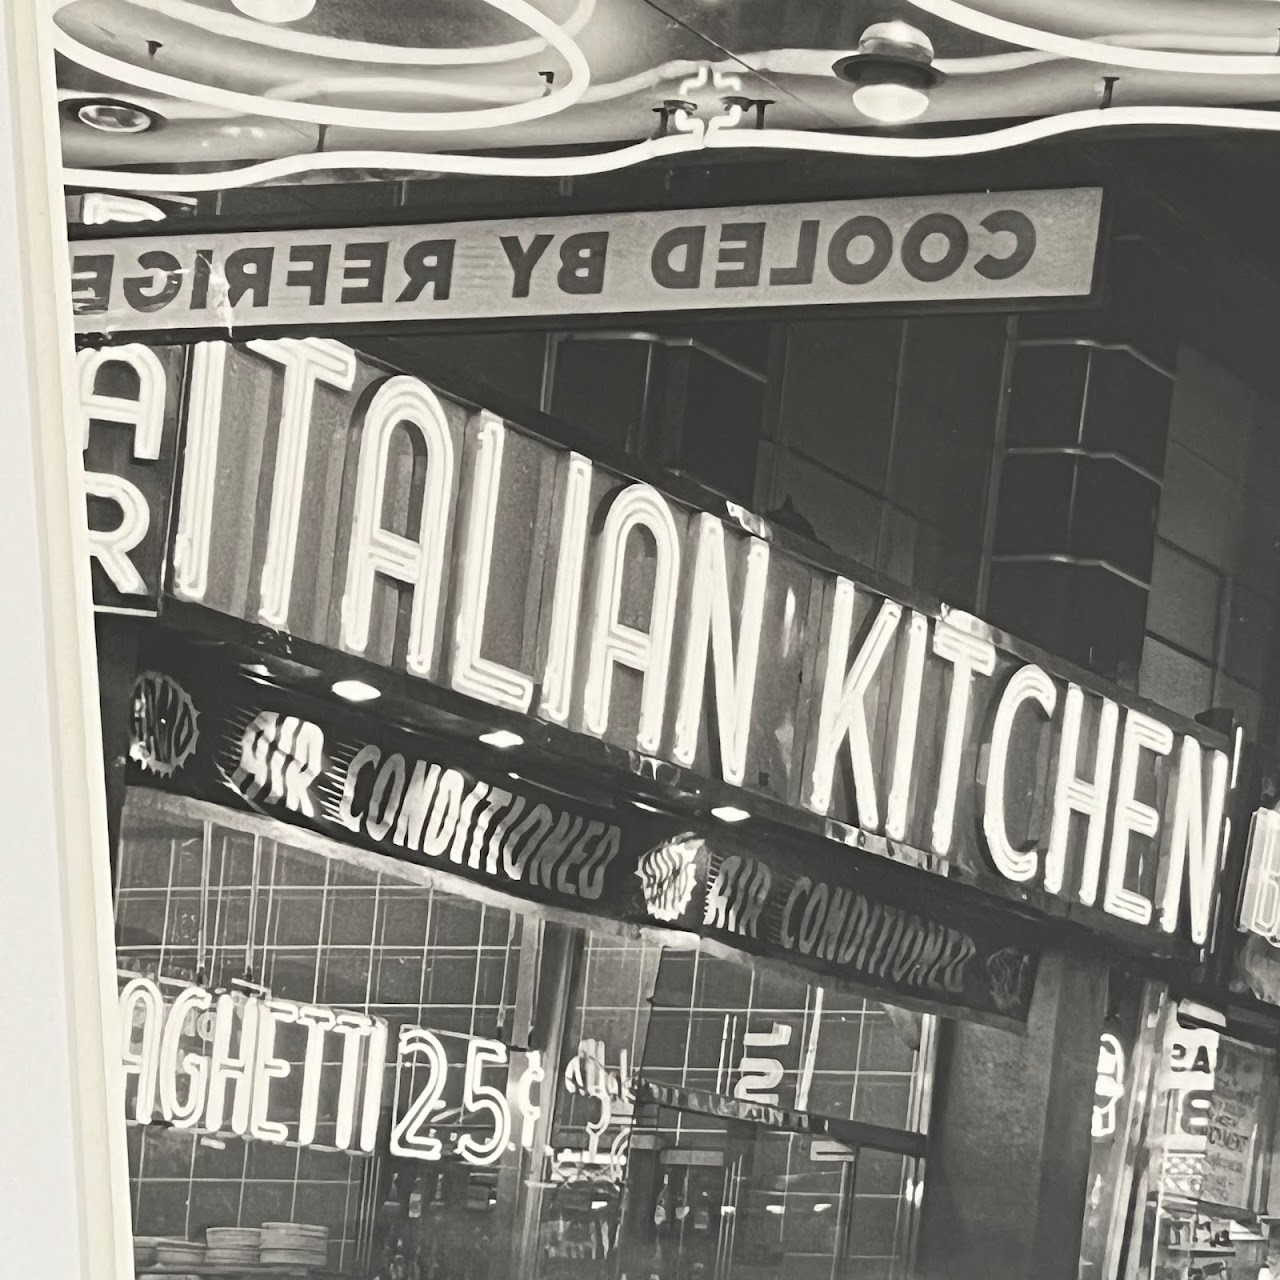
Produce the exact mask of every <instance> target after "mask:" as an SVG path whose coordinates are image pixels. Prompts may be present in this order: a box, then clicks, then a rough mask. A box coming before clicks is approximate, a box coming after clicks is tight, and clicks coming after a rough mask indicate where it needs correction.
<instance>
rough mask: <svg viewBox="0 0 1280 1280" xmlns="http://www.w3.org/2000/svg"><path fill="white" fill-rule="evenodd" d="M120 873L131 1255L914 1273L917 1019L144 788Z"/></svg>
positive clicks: (620, 1270) (923, 1066) (920, 1112)
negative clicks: (847, 1125) (872, 1142)
mask: <svg viewBox="0 0 1280 1280" xmlns="http://www.w3.org/2000/svg"><path fill="white" fill-rule="evenodd" d="M118 883H119V887H118V890H117V920H118V924H117V928H118V948H119V965H120V979H121V983H122V991H123V993H124V996H123V1008H124V1009H125V1011H126V1014H127V1021H126V1023H125V1030H124V1037H125V1039H124V1056H125V1060H126V1063H127V1064H129V1067H130V1088H129V1095H128V1098H127V1109H128V1116H129V1121H130V1124H129V1153H130V1169H131V1191H132V1203H133V1214H134V1226H135V1232H136V1240H137V1245H138V1250H139V1262H140V1263H141V1264H143V1269H146V1266H147V1264H150V1263H154V1262H156V1259H155V1257H154V1255H153V1254H152V1253H151V1252H149V1250H150V1249H152V1248H153V1247H154V1242H155V1241H157V1240H165V1241H170V1242H172V1241H174V1240H175V1239H188V1240H191V1241H201V1240H204V1239H205V1238H206V1236H207V1240H208V1244H209V1247H210V1248H209V1251H210V1258H209V1260H210V1261H217V1260H218V1259H220V1258H222V1257H224V1256H225V1258H226V1260H227V1262H228V1264H234V1263H235V1261H236V1260H237V1257H238V1256H240V1255H238V1254H237V1249H238V1248H239V1249H242V1248H243V1247H244V1246H243V1244H242V1243H241V1241H242V1239H244V1238H247V1237H244V1238H242V1237H241V1236H237V1235H236V1234H235V1230H236V1229H241V1230H245V1229H247V1230H251V1231H253V1232H256V1231H257V1229H258V1228H260V1227H263V1226H264V1224H272V1223H295V1224H298V1223H301V1224H308V1228H307V1234H306V1235H305V1236H300V1237H298V1238H297V1239H288V1238H285V1237H284V1236H283V1235H282V1237H281V1240H282V1244H281V1251H280V1252H279V1253H278V1254H275V1255H273V1259H271V1260H274V1258H275V1257H278V1258H279V1260H280V1261H281V1262H289V1261H294V1262H297V1261H301V1260H304V1259H305V1258H306V1257H310V1258H311V1260H312V1262H319V1260H320V1257H321V1255H323V1267H322V1269H323V1270H326V1271H332V1272H335V1273H338V1274H342V1275H349V1276H356V1277H375V1276H376V1277H380V1278H383V1280H390V1278H391V1277H396V1280H408V1278H409V1277H415V1278H417V1277H421V1280H446V1278H448V1280H453V1278H455V1277H456V1278H459V1280H461V1278H464V1277H466V1278H474V1280H481V1278H484V1277H491V1278H492V1280H498V1278H499V1277H503V1276H507V1275H522V1276H528V1277H530V1280H532V1278H533V1277H537V1278H538V1280H560V1278H561V1277H564V1278H566V1280H567V1278H568V1277H583V1278H584V1280H586V1278H594V1277H605V1276H609V1277H614V1276H618V1275H626V1276H629V1277H634V1276H640V1277H643V1280H648V1277H649V1276H651V1275H660V1276H663V1277H666V1276H680V1277H682V1278H683V1277H694V1276H697V1277H703V1278H704V1280H712V1278H713V1277H720V1276H725V1277H727V1276H730V1275H732V1276H734V1277H757V1276H758V1277H761V1278H763V1277H765V1276H770V1277H772V1276H786V1277H805V1278H808V1277H814V1278H815V1280H816V1278H817V1277H830V1276H833V1275H840V1276H848V1277H856V1276H868V1277H870V1276H875V1277H895V1276H905V1275H907V1274H909V1272H908V1260H909V1257H910V1247H911V1234H912V1225H913V1220H914V1213H915V1209H916V1207H917V1206H918V1202H919V1196H920V1183H921V1178H922V1176H923V1167H922V1164H923V1162H922V1161H921V1160H920V1159H919V1158H918V1157H917V1156H916V1155H914V1154H912V1153H913V1152H917V1151H918V1150H919V1149H920V1147H921V1146H922V1142H921V1138H920V1134H921V1130H922V1128H923V1123H924V1118H925V1116H926V1115H927V1100H928V1083H929V1067H930V1062H931V1058H930V1036H929V1019H928V1018H927V1017H925V1018H922V1017H920V1016H919V1015H912V1014H909V1013H907V1012H906V1011H904V1010H901V1009H898V1008H895V1007H893V1006H891V1005H885V1004H882V1003H879V1002H876V1001H873V1000H868V999H864V998H862V997H857V996H851V995H849V994H845V993H842V992H840V991H838V990H834V989H832V988H830V987H827V986H823V985H819V984H816V983H811V982H808V981H806V979H805V978H804V977H803V976H802V975H800V974H798V973H787V972H785V971H784V970H782V969H779V968H773V967H769V966H759V967H755V966H752V965H750V964H747V963H743V962H742V961H741V960H737V961H730V960H727V959H724V958H721V957H719V956H717V955H714V954H712V953H710V952H709V951H707V950H706V949H705V948H703V949H699V948H696V947H694V948H691V949H686V950H678V949H674V948H671V947H663V946H661V945H655V944H654V943H651V942H647V941H644V940H641V939H639V938H636V937H629V936H626V935H625V934H620V933H618V932H617V931H610V930H606V929H602V928H595V927H583V928H571V927H564V926H557V925H556V924H554V923H550V922H548V921H547V920H545V919H543V918H541V917H540V916H539V915H538V914H535V913H533V912H522V911H520V910H518V909H517V910H512V909H511V907H510V906H509V905H508V906H502V905H499V904H498V903H497V902H495V901H486V900H485V898H484V897H483V896H478V895H477V894H476V893H475V892H473V891H472V889H471V887H470V886H455V887H449V886H448V883H447V877H446V878H442V877H440V876H439V875H437V874H436V873H434V872H429V871H425V870H423V869H421V868H417V867H414V866H411V865H409V864H407V863H403V862H397V861H393V860H391V859H389V858H383V857H380V856H376V855H372V856H371V855H357V854H355V853H354V852H353V851H352V850H350V849H345V848H343V847H342V846H339V845H329V844H325V843H324V842H321V841H317V840H315V839H314V838H309V837H307V836H306V834H305V833H301V832H299V831H296V830H293V829H291V828H288V827H285V826H283V825H281V824H279V823H275V822H271V821H267V820H263V819H261V818H256V817H252V816H248V817H246V816H244V815H237V814H234V813H231V812H229V811H221V810H218V809H217V808H215V807H212V806H208V805H205V804H203V803H201V802H196V801H190V800H185V799H182V798H176V797H173V796H168V795H163V794H161V793H159V792H153V791H147V790H145V789H136V790H134V791H132V792H131V794H130V797H129V801H128V806H127V809H126V816H125V823H124V835H123V840H122V848H121V857H120V865H119V876H118ZM530 988H532V993H533V996H534V997H535V1002H534V1004H532V1005H531V1004H530V1001H529V994H530ZM534 1021H537V1022H539V1023H540V1024H541V1025H540V1026H539V1028H538V1030H537V1032H536V1033H535V1035H536V1036H537V1037H538V1039H539V1043H541V1044H542V1045H543V1046H544V1048H542V1049H541V1050H531V1049H530V1048H529V1047H528V1046H529V1042H530V1038H531V1037H530V1031H531V1030H534V1027H533V1023H534ZM384 1060H385V1062H386V1064H387V1065H386V1067H385V1069H384V1068H383V1067H382V1065H381V1064H382V1062H383V1061H384ZM642 1082H643V1084H642ZM644 1084H649V1085H653V1086H662V1088H658V1089H651V1090H650V1091H649V1092H646V1091H645V1088H644ZM664 1089H665V1092H664V1091H663V1090H664ZM699 1098H701V1099H703V1100H704V1106H703V1108H702V1109H699V1106H698V1100H699ZM713 1099H714V1100H718V1103H719V1108H720V1110H721V1111H722V1112H723V1113H722V1114H717V1113H716V1108H715V1107H713V1106H711V1105H709V1104H710V1100H713ZM729 1100H732V1101H729ZM732 1102H736V1103H738V1104H741V1105H739V1106H737V1107H734V1106H733V1105H732ZM664 1104H666V1105H664ZM811 1116H822V1117H829V1118H833V1119H835V1120H836V1121H839V1120H841V1119H845V1120H850V1121H858V1122H863V1123H865V1124H866V1125H869V1126H880V1127H882V1128H883V1130H885V1132H884V1133H883V1134H881V1141H882V1142H883V1143H884V1145H883V1146H882V1147H880V1148H878V1149H877V1148H876V1147H873V1146H857V1145H849V1144H848V1143H847V1142H842V1141H841V1140H840V1139H839V1138H838V1137H831V1136H826V1135H825V1134H822V1133H817V1132H814V1131H812V1129H813V1127H811V1126H806V1123H805V1121H806V1120H807V1119H808V1118H809V1117H811ZM818 1127H819V1128H821V1127H823V1126H818ZM832 1127H833V1128H834V1130H835V1131H836V1132H839V1128H840V1126H839V1124H838V1123H837V1124H835V1125H834V1126H832ZM851 1131H852V1128H851ZM211 1229H212V1230H211ZM222 1229H231V1231H230V1232H227V1231H224V1230H222ZM268 1229H272V1228H268ZM277 1230H281V1231H283V1229H277ZM296 1230H301V1228H297V1229H296ZM174 1248H175V1245H174V1244H173V1243H169V1244H168V1245H162V1246H161V1252H162V1255H163V1256H162V1257H161V1258H160V1259H159V1263H160V1264H161V1265H169V1266H172V1265H174V1264H177V1263H179V1262H180V1260H179V1259H177V1258H176V1257H175V1256H174ZM241 1261H243V1257H241Z"/></svg>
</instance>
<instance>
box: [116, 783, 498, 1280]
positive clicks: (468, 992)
mask: <svg viewBox="0 0 1280 1280" xmlns="http://www.w3.org/2000/svg"><path fill="white" fill-rule="evenodd" d="M386 865H387V867H388V868H390V869H391V870H394V864H386ZM116 914H117V956H118V964H119V967H120V968H121V969H122V970H124V971H126V972H131V973H138V974H142V975H145V976H149V977H153V978H156V979H158V980H160V981H161V982H162V984H164V985H172V984H175V983H177V984H183V983H193V982H194V983H198V984H200V985H203V986H206V987H209V988H211V989H215V988H222V987H227V986H228V985H229V984H231V983H233V982H237V981H243V980H248V981H249V982H251V983H252V984H254V985H255V986H257V987H261V988H265V989H266V990H269V991H270V992H271V994H272V995H273V996H276V997H278V998H282V999H286V1000H296V1001H299V1002H304V1003H315V1004H319V1005H325V1006H329V1007H333V1008H336V1009H340V1010H346V1011H352V1012H360V1013H368V1014H372V1015H374V1016H377V1017H381V1018H384V1019H385V1020H386V1021H387V1023H388V1028H389V1043H390V1044H391V1046H393V1048H394V1045H395V1043H396V1036H397V1034H398V1030H399V1027H400V1026H401V1025H402V1024H405V1023H408V1024H412V1025H416V1026H422V1027H427V1028H430V1029H431V1030H433V1031H436V1032H440V1033H445V1035H446V1037H447V1036H448V1034H449V1033H454V1034H462V1035H483V1036H495V1037H497V1036H501V1034H502V1031H503V1029H504V1024H505V1022H506V1020H507V1019H508V1017H509V1011H510V1008H511V1002H512V999H513V992H514V987H515V978H516V964H517V961H518V949H519V930H518V922H517V921H515V919H514V918H513V917H512V916H511V914H510V913H509V912H506V911H503V910H501V909H496V908H493V907H489V906H485V905H482V904H480V903H477V902H473V901H469V900H467V899H465V898H462V897H458V896H455V895H452V894H447V893H443V892H440V891H439V890H436V889H433V888H432V887H430V886H428V885H424V884H417V883H410V882H406V881H403V880H400V879H397V878H396V877H395V876H394V875H393V874H391V873H390V871H388V870H374V869H371V868H369V867H365V866H359V865H355V864H352V863H348V862H346V861H343V860H342V859H340V858H336V857H326V856H323V855H321V854H319V853H316V852H313V851H310V850H306V849H300V848H293V847H291V846H289V845H287V844H284V843H281V842H280V841H277V840H273V839H268V838H265V837H264V836H262V835H260V834H257V833H256V832H255V831H252V830H237V829H235V828H234V827H232V826H230V825H226V824H224V823H222V822H217V823H214V822H210V821H207V820H204V819H202V818H199V817H195V816H188V815H187V814H186V813H184V812H183V808H182V806H181V805H180V804H164V803H161V804H160V805H158V806H157V805H151V804H147V805H144V806H140V805H139V804H137V803H134V804H133V805H132V806H131V808H130V809H129V810H127V811H126V818H125V826H124V832H123V836H122V840H121V850H120V862H119V877H118V888H117V894H116ZM341 1053H342V1049H341V1047H336V1048H334V1049H333V1050H332V1051H331V1054H332V1056H333V1064H334V1065H336V1063H337V1061H338V1060H340V1056H341ZM293 1065H294V1068H295V1069H294V1071H293V1072H292V1077H293V1081H295V1082H296V1080H297V1078H298V1076H299V1075H300V1070H299V1069H300V1067H301V1060H300V1059H299V1061H298V1062H296V1063H294V1064H293ZM335 1074H336V1073H333V1072H330V1073H329V1076H328V1079H329V1082H330V1086H331V1087H329V1088H325V1087H324V1086H323V1085H322V1090H321V1101H320V1117H319V1122H318V1125H317V1134H316V1143H317V1145H318V1146H319V1147H323V1146H324V1145H326V1142H327V1143H329V1144H332V1142H333V1140H334V1130H335V1125H336V1120H335V1117H336V1105H337V1099H336V1096H334V1095H335V1087H333V1080H332V1077H333V1076H334V1075H335ZM290 1083H291V1081H290V1079H289V1078H286V1079H284V1080H282V1081H278V1082H277V1084H276V1087H275V1088H274V1089H273V1091H272V1109H273V1114H279V1116H280V1118H283V1119H288V1118H290V1117H291V1116H292V1117H293V1118H295V1119H296V1115H297V1108H298V1106H299V1105H300V1100H299V1098H298V1097H297V1096H295V1094H296V1084H295V1089H294V1091H293V1092H291V1091H290V1089H289V1085H290ZM384 1084H385V1082H384ZM384 1102H385V1099H384ZM129 1150H130V1169H131V1184H132V1198H133V1214H134V1224H135V1232H136V1234H137V1235H138V1236H157V1237H165V1238H170V1237H179V1238H186V1239H192V1240H197V1241H198V1240H201V1239H203V1234H204V1231H205V1229H206V1228H207V1227H210V1226H214V1227H217V1226H242V1227H255V1226H260V1225H261V1224H262V1223H264V1222H273V1221H274V1222H302V1223H315V1224H319V1225H322V1226H325V1227H328V1228H329V1232H330V1236H329V1240H330V1248H329V1252H330V1258H329V1260H330V1265H331V1266H332V1267H333V1268H334V1269H335V1270H343V1271H351V1270H353V1269H355V1268H356V1267H357V1266H358V1265H359V1266H360V1267H362V1268H363V1267H364V1266H366V1265H368V1264H369V1263H370V1262H376V1259H373V1258H372V1253H373V1252H374V1250H375V1247H376V1246H377V1245H378V1244H379V1242H378V1241H375V1240H374V1239H373V1236H372V1234H371V1231H372V1226H371V1224H372V1222H373V1219H374V1218H376V1217H378V1216H379V1215H381V1217H382V1218H383V1219H386V1218H387V1216H388V1214H389V1213H392V1215H393V1216H394V1210H393V1209H392V1208H391V1204H392V1201H399V1200H403V1201H404V1202H405V1203H404V1205H403V1206H402V1208H403V1210H404V1212H406V1213H407V1212H409V1210H408V1204H409V1201H410V1199H411V1198H414V1197H416V1199H415V1200H414V1212H415V1219H416V1218H417V1217H418V1216H420V1214H421V1211H422V1204H423V1201H424V1199H425V1202H426V1204H427V1205H430V1203H431V1201H432V1200H433V1199H436V1200H438V1199H439V1198H440V1196H441V1195H445V1194H448V1195H456V1196H457V1197H458V1198H459V1199H460V1200H461V1201H463V1202H466V1203H467V1204H468V1205H469V1211H468V1216H467V1218H466V1219H465V1220H466V1221H467V1222H468V1223H470V1224H471V1225H472V1227H473V1228H474V1230H473V1231H472V1233H471V1234H473V1235H474V1234H475V1231H481V1233H482V1234H483V1230H482V1226H483V1221H484V1220H485V1219H488V1218H489V1217H490V1216H491V1215H492V1214H493V1213H495V1212H496V1211H497V1210H498V1205H497V1203H496V1201H495V1200H494V1197H493V1195H492V1194H491V1193H490V1190H489V1189H490V1187H491V1186H492V1185H496V1181H497V1179H494V1180H490V1179H483V1180H482V1181H484V1184H485V1185H484V1187H482V1188H479V1189H480V1190H483V1191H484V1192H485V1194H483V1195H482V1196H480V1197H479V1199H480V1200H483V1202H484V1203H483V1204H479V1203H478V1201H477V1187H476V1186H473V1185H471V1183H474V1182H475V1181H476V1179H475V1178H470V1179H466V1180H465V1181H467V1183H468V1185H466V1186H457V1187H454V1186H453V1185H452V1183H451V1184H450V1185H449V1186H448V1187H445V1186H444V1185H443V1184H441V1185H440V1186H434V1185H433V1186H431V1187H430V1188H427V1187H425V1186H423V1187H412V1188H411V1187H410V1186H409V1185H407V1181H406V1179H405V1178H404V1177H401V1176H398V1175H402V1174H404V1172H405V1171H404V1170H397V1169H396V1168H395V1167H394V1164H395V1162H391V1161H388V1160H385V1159H383V1158H381V1157H372V1158H370V1157H357V1156H352V1155H349V1154H346V1153H344V1152H341V1151H336V1150H328V1151H326V1150H323V1149H316V1148H315V1147H311V1148H307V1149H299V1148H296V1147H290V1146H283V1145H281V1146H277V1145H273V1144H269V1143H264V1142H252V1141H246V1140H243V1139H240V1138H236V1137H233V1136H229V1135H222V1134H218V1135H201V1134H194V1133H192V1132H190V1131H182V1130H177V1129H168V1128H158V1127H157V1128H153V1127H146V1128H143V1127H140V1126H136V1125H131V1126H130V1135H129ZM409 1163H414V1164H416V1163H418V1162H409ZM502 1163H503V1162H499V1165H498V1166H496V1167H495V1168H496V1170H497V1171H499V1172H500V1170H501V1168H502ZM402 1184H404V1185H403V1186H402ZM477 1208H478V1210H479V1212H477ZM383 1234H384V1235H385V1232H384V1233H383ZM462 1243H465V1242H462ZM406 1247H410V1248H411V1247H412V1246H411V1245H408V1246H406Z"/></svg>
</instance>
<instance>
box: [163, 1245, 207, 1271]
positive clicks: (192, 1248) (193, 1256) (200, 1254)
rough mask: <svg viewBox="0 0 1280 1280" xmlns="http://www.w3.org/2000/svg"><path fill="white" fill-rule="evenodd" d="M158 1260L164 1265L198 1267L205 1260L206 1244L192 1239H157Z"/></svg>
mask: <svg viewBox="0 0 1280 1280" xmlns="http://www.w3.org/2000/svg"><path fill="white" fill-rule="evenodd" d="M156 1262H158V1263H159V1264H160V1266H162V1267H198V1266H200V1265H201V1263H203V1262H204V1245H202V1244H196V1243H195V1242H194V1241H191V1240H157V1241H156Z"/></svg>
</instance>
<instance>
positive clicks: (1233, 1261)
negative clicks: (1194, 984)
mask: <svg viewBox="0 0 1280 1280" xmlns="http://www.w3.org/2000/svg"><path fill="white" fill-rule="evenodd" d="M1146 1006H1147V1011H1146V1013H1145V1014H1144V1016H1143V1019H1142V1033H1141V1035H1140V1037H1139V1041H1138V1047H1137V1049H1136V1066H1135V1070H1134V1071H1133V1072H1132V1073H1131V1074H1130V1076H1129V1079H1130V1080H1131V1082H1132V1088H1133V1096H1134V1109H1133V1110H1132V1112H1131V1116H1132V1126H1131V1133H1132V1135H1133V1138H1132V1143H1131V1145H1130V1146H1129V1147H1128V1148H1127V1150H1126V1153H1125V1154H1126V1168H1125V1170H1124V1173H1125V1176H1124V1177H1123V1178H1122V1179H1121V1180H1120V1182H1119V1183H1118V1185H1116V1186H1114V1187H1112V1188H1110V1191H1111V1194H1112V1195H1113V1197H1114V1199H1113V1202H1112V1205H1111V1214H1112V1217H1111V1221H1110V1229H1109V1232H1108V1233H1107V1235H1108V1239H1107V1240H1106V1241H1105V1250H1104V1247H1103V1243H1102V1241H1101V1239H1100V1237H1099V1236H1098V1235H1097V1231H1096V1228H1097V1223H1096V1222H1094V1221H1093V1218H1092V1217H1091V1219H1090V1221H1089V1225H1088V1226H1087V1227H1086V1238H1085V1254H1084V1264H1083V1265H1082V1275H1107V1276H1110V1275H1113V1274H1114V1275H1118V1276H1123V1277H1125V1280H1271V1274H1272V1273H1271V1272H1270V1271H1269V1270H1268V1269H1267V1265H1266V1264H1267V1258H1268V1253H1269V1252H1270V1250H1271V1248H1272V1246H1271V1244H1270V1235H1271V1231H1272V1224H1271V1220H1270V1215H1269V1212H1268V1208H1267V1188H1268V1184H1269V1183H1270V1181H1271V1178H1272V1175H1271V1157H1270V1153H1271V1149H1272V1146H1273V1134H1274V1126H1275V1110H1276V1096H1277V1071H1276V1058H1275V1053H1274V1051H1272V1050H1268V1049H1263V1048H1260V1047H1258V1046H1255V1045H1251V1044H1246V1043H1244V1042H1242V1041H1240V1040H1237V1039H1234V1038H1232V1037H1230V1036H1228V1035H1225V1034H1223V1033H1222V1032H1220V1031H1219V1030H1217V1029H1216V1028H1214V1027H1212V1026H1207V1025H1203V1024H1201V1023H1198V1022H1197V1020H1196V1018H1195V1015H1194V1014H1188V1013H1187V1012H1186V1011H1185V1010H1183V1009H1181V1008H1180V1006H1178V1005H1177V1004H1174V1003H1169V1002H1163V1003H1161V1002H1158V1001H1156V1000H1155V999H1154V997H1153V994H1152V993H1151V992H1150V991H1149V992H1148V995H1147V997H1146ZM1148 1045H1149V1046H1150V1049H1151V1053H1150V1055H1149V1058H1146V1057H1145V1046H1148ZM1144 1059H1145V1060H1144ZM1096 1115H1097V1113H1096V1112H1095V1118H1096ZM1097 1156H1098V1149H1097V1148H1095V1168H1096V1166H1097V1164H1098V1160H1097ZM1094 1207H1095V1206H1094V1205H1093V1203H1092V1201H1091V1210H1092V1209H1093V1208H1094ZM1091 1228H1092V1231H1091ZM1091 1252H1092V1254H1093V1255H1094V1257H1095V1258H1096V1259H1098V1260H1099V1261H1098V1265H1097V1269H1094V1270H1089V1269H1087V1267H1088V1265H1089V1264H1090V1262H1091V1261H1092V1259H1091V1258H1090V1253H1091ZM1104 1256H1105V1258H1106V1264H1105V1269H1103V1265H1102V1263H1101V1259H1103V1257H1104Z"/></svg>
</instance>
